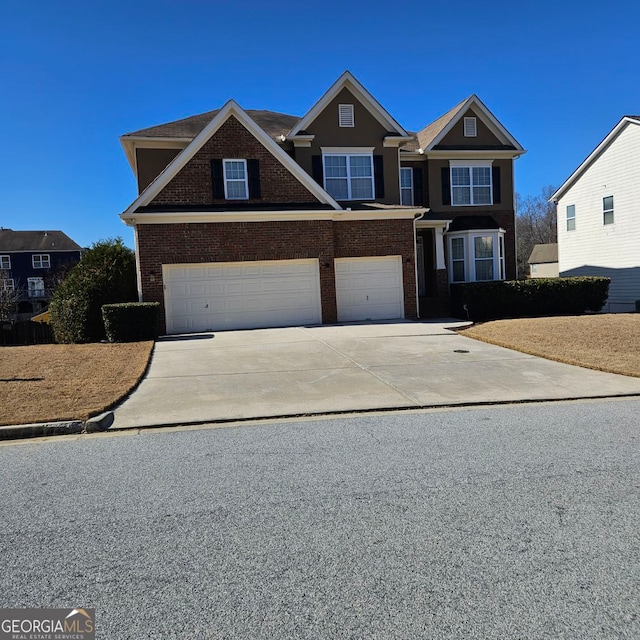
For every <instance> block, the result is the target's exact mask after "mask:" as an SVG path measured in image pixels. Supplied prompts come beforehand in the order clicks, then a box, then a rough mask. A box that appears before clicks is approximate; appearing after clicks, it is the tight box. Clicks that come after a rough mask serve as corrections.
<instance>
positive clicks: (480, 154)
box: [402, 149, 527, 160]
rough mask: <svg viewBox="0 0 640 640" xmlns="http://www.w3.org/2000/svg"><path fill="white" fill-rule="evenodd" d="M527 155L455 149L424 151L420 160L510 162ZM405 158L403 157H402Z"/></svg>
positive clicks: (509, 151)
mask: <svg viewBox="0 0 640 640" xmlns="http://www.w3.org/2000/svg"><path fill="white" fill-rule="evenodd" d="M525 153H527V152H526V151H512V150H508V149H503V150H500V149H496V150H494V151H490V150H485V149H481V150H474V149H455V150H453V149H452V150H442V149H437V150H435V151H425V152H424V155H423V156H420V158H434V159H436V158H440V159H449V158H468V159H470V160H471V159H475V158H481V159H485V158H486V159H487V160H491V159H493V160H511V159H512V158H519V157H520V156H522V155H524V154H525ZM402 157H403V158H404V157H405V156H404V155H403V156H402Z"/></svg>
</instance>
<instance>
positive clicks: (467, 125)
mask: <svg viewBox="0 0 640 640" xmlns="http://www.w3.org/2000/svg"><path fill="white" fill-rule="evenodd" d="M477 135H478V123H477V120H476V118H465V119H464V137H465V138H475V137H476V136H477Z"/></svg>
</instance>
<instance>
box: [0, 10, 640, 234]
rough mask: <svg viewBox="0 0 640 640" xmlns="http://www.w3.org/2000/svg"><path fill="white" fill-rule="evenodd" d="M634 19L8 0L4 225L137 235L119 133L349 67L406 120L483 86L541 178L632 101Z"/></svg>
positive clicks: (311, 83)
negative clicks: (129, 215) (126, 220)
mask: <svg viewBox="0 0 640 640" xmlns="http://www.w3.org/2000/svg"><path fill="white" fill-rule="evenodd" d="M639 24H640V3H638V2H631V1H626V0H625V1H622V2H616V1H615V0H614V1H612V2H595V3H593V4H587V3H580V4H578V3H575V2H569V1H568V0H557V1H555V2H550V1H548V0H541V1H538V2H530V3H521V2H513V1H511V2H503V1H502V0H494V1H493V2H488V3H487V2H485V3H480V2H470V1H467V0H458V1H456V2H433V1H431V0H419V1H414V0H410V1H403V0H396V1H395V2H380V1H376V0H369V1H367V2H363V1H361V0H352V1H351V2H344V1H340V2H337V1H334V0H324V1H323V2H315V1H313V0H309V1H305V2H278V1H277V0H272V1H270V2H265V1H263V2H253V1H252V0H248V1H247V0H245V2H237V3H231V2H218V1H216V0H208V1H205V0H180V1H178V0H154V1H153V2H148V1H146V0H144V1H143V0H140V1H137V0H130V1H129V2H121V1H120V0H110V1H101V0H91V1H87V0H83V1H82V2H76V1H69V0H55V1H51V0H39V1H36V0H2V2H1V3H0V69H1V72H0V74H1V75H0V78H1V80H2V84H1V87H2V93H1V99H0V121H1V122H2V127H3V131H4V139H5V147H4V153H3V154H1V155H0V176H1V178H0V186H1V190H2V201H1V204H0V226H4V227H9V228H13V229H62V230H63V231H65V232H66V233H67V234H68V235H70V236H71V237H72V238H73V239H75V240H76V241H77V242H79V243H80V244H82V245H83V246H88V245H90V244H91V243H93V242H95V241H97V240H99V239H104V238H108V237H114V236H122V237H123V238H124V240H125V242H127V244H129V245H130V246H132V244H133V234H132V232H131V230H130V229H129V228H128V227H125V226H124V225H123V224H122V222H121V221H120V219H119V218H118V214H119V213H120V212H122V211H123V210H124V209H125V208H126V207H127V205H128V204H130V203H131V201H132V200H133V199H134V198H135V196H136V190H135V181H134V177H133V174H132V172H131V169H130V168H129V165H128V163H127V161H126V158H125V156H124V153H123V151H122V148H121V146H120V142H119V140H118V137H119V136H120V135H121V134H123V133H126V132H128V131H134V130H136V129H141V128H143V127H146V126H150V125H153V124H159V123H162V122H168V121H171V120H175V119H178V118H182V117H186V116H188V115H193V114H196V113H202V112H204V111H209V110H211V109H215V108H218V107H220V106H221V105H222V104H223V103H224V102H226V101H227V100H228V99H229V98H234V99H235V100H236V101H237V102H239V104H240V105H241V106H242V107H244V108H245V109H270V110H273V111H281V112H284V113H290V114H294V115H303V114H304V113H305V112H306V111H307V110H308V109H309V108H310V107H311V106H312V105H313V103H314V102H315V101H316V100H317V99H318V98H319V97H320V96H321V95H322V93H323V92H324V91H325V90H326V89H327V88H328V87H329V85H330V84H331V83H332V82H333V81H334V80H335V79H336V78H337V77H338V76H339V75H340V74H341V73H342V72H343V71H344V70H345V69H349V70H350V71H351V72H352V73H353V74H354V75H355V76H356V77H357V78H358V79H359V80H360V81H361V82H362V83H363V84H364V85H365V87H367V89H368V90H369V91H370V92H371V93H372V94H373V95H374V96H375V97H376V98H377V99H378V100H379V101H380V102H381V103H382V105H383V106H384V107H385V108H387V109H388V111H389V112H390V113H391V114H392V115H393V116H394V117H395V118H396V119H397V120H398V121H399V122H400V124H402V125H403V126H404V127H405V128H407V129H411V130H417V129H420V128H422V127H423V126H425V125H426V124H428V123H429V122H431V121H432V120H434V119H435V118H437V117H438V116H440V115H441V114H442V113H444V112H445V111H447V110H449V109H450V108H451V107H452V106H454V105H455V104H457V103H458V102H459V101H460V100H462V99H464V98H466V97H467V96H469V95H470V94H472V93H476V94H478V95H479V96H480V98H481V99H482V100H483V101H484V102H485V104H486V105H487V106H488V107H489V108H490V109H491V110H492V111H493V113H494V114H495V115H496V116H497V117H498V119H499V120H501V121H502V123H503V124H504V125H505V126H506V127H507V129H509V131H510V132H511V133H512V134H513V135H514V136H515V137H516V138H517V139H518V140H519V142H520V143H521V144H522V145H523V146H524V147H525V148H526V149H528V153H527V154H526V155H525V156H524V157H522V158H521V159H519V160H518V161H517V162H516V189H517V191H519V192H520V193H521V194H522V195H535V194H537V193H538V192H539V191H540V189H541V187H542V186H543V185H547V184H554V185H559V184H560V183H562V182H563V181H564V180H565V179H566V178H567V177H568V176H569V174H570V173H571V172H572V171H573V170H574V169H575V168H576V166H577V165H578V164H579V163H580V162H581V161H582V160H583V159H584V158H585V157H586V156H587V155H588V154H589V153H590V151H591V150H592V149H593V148H594V147H595V146H596V145H597V144H598V142H600V140H601V139H602V138H603V137H604V136H605V135H606V134H607V133H608V131H609V130H610V129H611V128H612V127H613V126H614V125H615V124H616V122H617V121H618V120H619V119H620V118H621V117H622V115H624V114H638V113H640V82H639V73H638V68H637V60H638V56H637V43H638V36H637V33H638V25H639Z"/></svg>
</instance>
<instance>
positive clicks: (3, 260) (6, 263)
mask: <svg viewBox="0 0 640 640" xmlns="http://www.w3.org/2000/svg"><path fill="white" fill-rule="evenodd" d="M0 269H1V270H2V271H9V270H10V269H11V256H0Z"/></svg>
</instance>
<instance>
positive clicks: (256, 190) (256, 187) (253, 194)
mask: <svg viewBox="0 0 640 640" xmlns="http://www.w3.org/2000/svg"><path fill="white" fill-rule="evenodd" d="M247 177H248V179H249V197H250V198H259V197H260V196H261V194H260V161H259V160H247Z"/></svg>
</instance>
